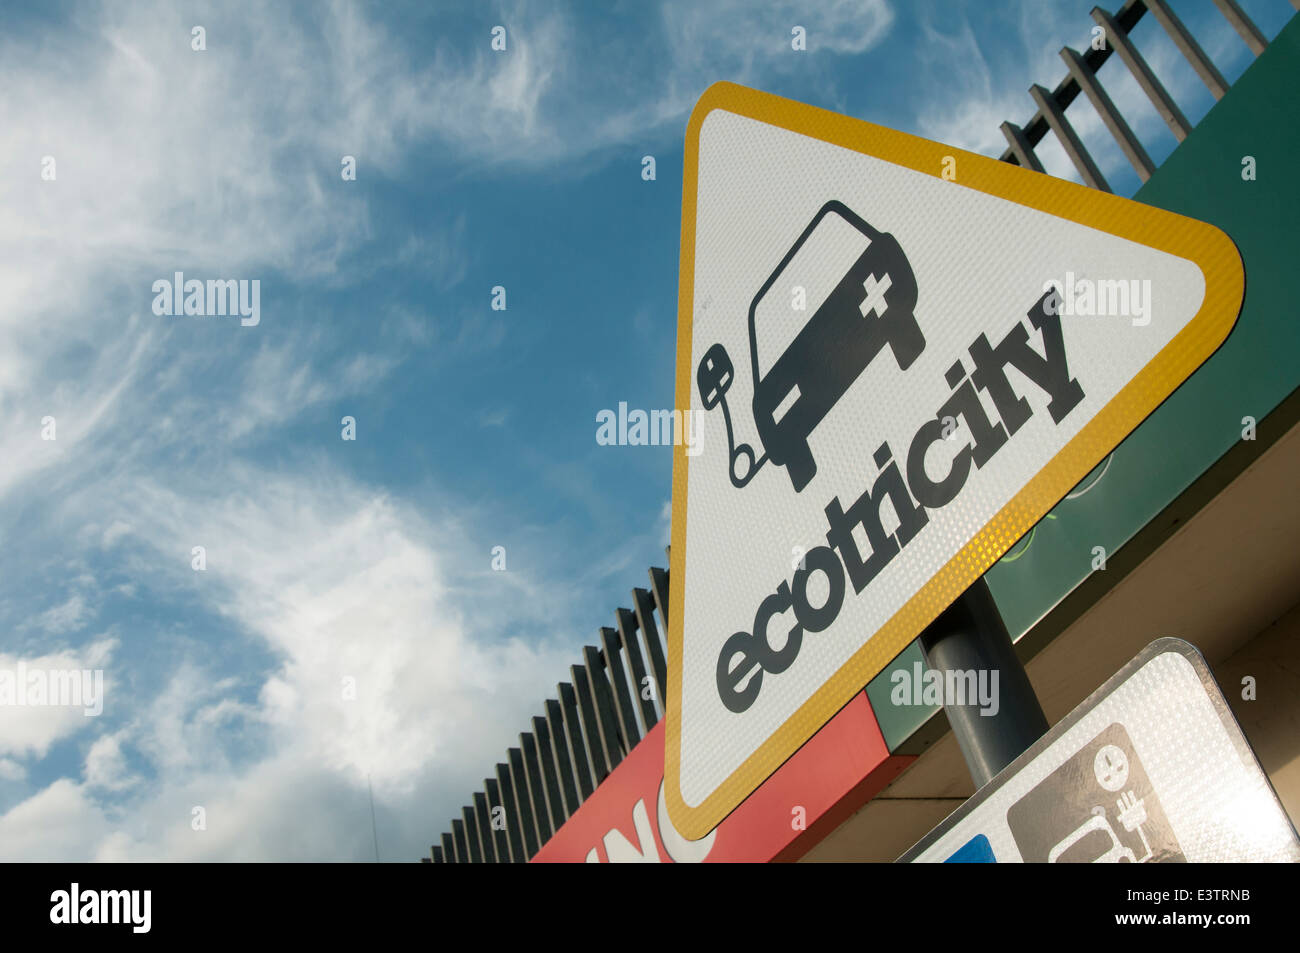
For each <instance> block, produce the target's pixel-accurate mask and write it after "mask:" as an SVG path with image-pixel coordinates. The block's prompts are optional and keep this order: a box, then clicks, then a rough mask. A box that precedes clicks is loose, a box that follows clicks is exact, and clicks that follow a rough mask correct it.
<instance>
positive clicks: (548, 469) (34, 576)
mask: <svg viewBox="0 0 1300 953" xmlns="http://www.w3.org/2000/svg"><path fill="white" fill-rule="evenodd" d="M1092 6H1093V2H1092V0H1042V2H1029V0H1025V2H1013V3H1005V4H1003V3H999V4H994V3H970V4H962V3H954V2H939V0H934V2H918V3H903V2H886V0H854V2H838V0H833V2H822V3H793V2H786V0H764V2H738V0H737V2H717V3H696V2H683V3H662V4H658V3H631V2H624V3H609V4H603V3H602V4H597V3H589V2H576V3H571V4H565V3H559V2H557V3H545V4H543V3H533V4H518V5H516V4H490V3H463V4H430V3H423V2H420V3H416V2H412V3H406V4H401V3H399V4H372V5H359V6H353V5H348V4H342V3H335V4H331V3H319V4H315V3H313V4H307V3H298V4H288V3H279V4H269V5H263V4H246V5H245V4H226V3H222V4H212V5H207V4H185V3H180V4H176V3H160V4H153V3H143V2H142V3H123V4H108V5H103V6H100V5H92V4H86V5H82V4H67V3H53V4H38V5H32V6H31V7H29V8H23V7H22V6H21V5H13V4H6V5H5V15H6V16H5V19H6V28H5V31H4V34H3V36H2V37H0V80H2V81H3V87H4V89H5V90H6V94H5V95H4V97H2V98H0V142H2V143H3V148H0V242H2V243H3V250H4V255H3V256H2V258H0V301H2V302H3V308H0V335H3V340H0V449H3V451H4V459H5V461H6V463H7V466H6V467H5V468H4V470H3V471H0V534H3V538H4V540H5V543H6V545H5V546H4V547H3V550H2V551H0V668H6V667H12V666H14V665H15V664H16V663H17V661H18V660H23V661H25V662H27V663H28V664H29V665H32V666H44V667H45V668H47V669H48V668H81V667H88V668H102V669H103V670H104V673H105V681H106V700H105V707H104V713H103V714H102V715H101V716H100V717H97V718H86V717H83V716H82V715H81V714H80V712H79V711H70V710H67V709H57V708H44V709H38V708H25V709H15V708H8V709H4V708H0V858H3V859H71V860H80V859H101V860H115V859H180V860H185V859H212V860H224V859H353V860H366V859H371V858H372V857H373V845H372V843H371V836H370V827H369V810H368V804H367V800H366V787H367V784H366V782H367V776H369V777H370V778H371V780H372V782H373V785H374V791H375V798H376V807H377V817H378V831H379V841H380V852H381V855H382V856H383V857H384V859H386V860H409V859H413V858H415V857H417V856H418V855H419V853H420V852H421V851H422V850H424V849H425V847H426V846H427V845H428V844H429V843H430V842H431V841H432V839H433V838H434V837H436V836H437V835H438V834H439V833H440V832H441V831H442V830H443V829H444V827H445V825H446V823H447V820H448V818H450V816H451V815H452V814H453V813H455V812H458V811H459V808H460V806H461V805H462V804H463V803H464V801H465V799H466V795H467V794H468V793H469V792H470V790H471V789H472V788H474V787H477V786H478V785H479V784H480V783H481V779H482V777H483V776H484V775H485V774H487V773H489V772H490V771H491V770H492V767H493V765H494V764H495V762H496V761H497V760H498V759H499V758H500V756H501V753H502V752H503V751H504V749H505V748H506V746H507V745H509V744H511V743H512V742H513V741H514V740H515V736H516V735H517V733H518V732H519V731H520V730H521V729H522V728H523V727H524V726H525V724H526V720H527V718H528V717H529V716H531V715H532V714H534V713H536V710H537V706H538V705H539V703H540V702H541V700H542V699H543V698H544V697H546V696H547V695H548V694H549V693H550V692H552V691H553V689H554V685H555V682H557V681H558V680H560V679H561V678H562V677H564V675H565V673H566V672H567V669H568V666H569V665H570V664H572V663H573V662H575V661H577V651H578V649H579V647H580V646H581V645H582V644H583V643H584V642H589V641H591V640H592V638H593V636H594V635H595V633H596V629H597V627H598V626H600V625H606V624H609V622H610V619H611V618H612V613H613V610H614V608H615V606H616V605H619V604H626V602H627V594H628V592H629V590H630V589H631V588H632V587H633V586H638V585H644V584H645V581H646V576H645V570H646V568H647V567H648V566H649V565H651V564H652V563H653V564H657V565H661V564H662V563H663V547H664V545H665V544H666V542H667V538H668V516H669V496H670V482H671V456H670V453H669V451H668V450H667V449H666V448H662V447H627V446H624V447H608V446H600V445H598V444H597V442H596V439H595V433H596V414H597V413H598V412H599V411H601V410H602V409H606V408H610V409H616V408H617V407H618V404H619V402H620V401H626V402H627V403H628V405H629V406H630V407H632V408H644V409H656V408H669V407H671V406H672V402H673V365H674V357H675V355H674V351H675V346H676V314H675V309H676V294H677V256H678V237H679V235H678V230H679V225H680V207H681V198H682V196H681V179H682V176H681V166H682V137H683V132H684V128H685V123H686V119H687V116H688V114H689V111H690V108H691V106H692V105H693V104H694V102H695V100H696V99H697V98H698V97H699V95H700V94H701V93H702V92H703V91H704V89H705V88H707V86H708V85H709V84H711V83H713V82H715V81H717V80H724V79H725V80H732V81H735V82H741V83H744V84H747V85H751V86H756V87H758V88H762V89H765V90H769V91H771V92H775V93H779V94H781V95H785V96H790V97H792V98H796V99H800V100H804V101H806V102H810V103H813V104H816V105H819V106H823V107H826V108H830V109H835V110H838V111H841V112H845V113H849V114H851V115H855V116H859V117H861V118H864V119H869V120H871V121H873V122H877V123H880V124H883V125H888V126H893V127H896V128H899V129H903V130H906V131H909V132H914V133H918V134H921V135H925V136H928V137H930V138H934V139H939V140H941V141H945V142H950V143H952V144H955V145H958V146H962V147H965V148H969V149H972V150H974V151H979V152H984V153H986V154H992V155H996V154H999V153H1000V152H1001V151H1002V148H1003V142H1002V138H1001V135H1000V133H999V132H998V128H997V127H998V123H999V122H1000V121H1002V120H1003V119H1011V120H1013V121H1016V122H1024V121H1025V120H1027V119H1028V117H1029V115H1030V114H1031V113H1032V111H1033V110H1032V105H1031V103H1030V100H1029V97H1028V96H1027V95H1026V92H1025V91H1026V89H1027V88H1028V86H1029V85H1030V83H1032V82H1038V83H1041V84H1043V85H1045V86H1048V87H1049V88H1050V87H1053V86H1055V85H1056V83H1057V82H1058V81H1059V80H1060V78H1061V77H1062V76H1063V75H1064V65H1063V64H1062V62H1061V60H1060V59H1059V57H1058V55H1057V50H1059V48H1060V47H1061V46H1062V45H1064V44H1066V43H1069V44H1071V45H1074V46H1075V47H1076V48H1079V49H1082V48H1083V47H1084V45H1085V44H1086V43H1087V41H1088V36H1089V34H1088V30H1089V27H1090V26H1091V22H1092V21H1091V20H1090V19H1089V17H1088V11H1089V9H1090V8H1091V7H1092ZM1174 6H1175V9H1176V10H1177V11H1178V12H1179V14H1180V15H1181V16H1183V18H1184V20H1185V21H1186V23H1187V24H1188V25H1189V27H1190V28H1191V29H1192V30H1193V32H1194V33H1196V34H1197V36H1198V37H1200V38H1201V40H1202V43H1203V44H1204V45H1205V46H1206V48H1207V50H1208V52H1209V53H1210V54H1211V56H1212V57H1213V58H1214V59H1215V61H1216V62H1217V63H1218V65H1219V66H1220V69H1221V70H1222V71H1223V72H1224V73H1225V75H1226V76H1227V77H1228V78H1229V79H1230V80H1231V79H1232V78H1234V77H1235V76H1237V75H1239V74H1240V72H1241V71H1242V70H1243V69H1244V68H1245V67H1246V66H1247V65H1248V63H1249V60H1250V55H1249V53H1248V51H1247V49H1246V47H1245V45H1244V44H1243V43H1242V42H1241V41H1240V40H1239V39H1238V38H1237V36H1236V35H1235V34H1234V33H1232V32H1231V31H1230V30H1229V29H1228V28H1227V27H1226V25H1225V24H1224V22H1223V21H1222V19H1221V18H1220V17H1219V14H1218V13H1217V12H1216V10H1215V9H1214V7H1213V5H1212V3H1211V2H1210V0H1186V2H1185V3H1184V2H1176V3H1175V4H1174ZM1242 6H1243V7H1244V8H1245V9H1246V10H1247V12H1248V13H1250V14H1251V15H1252V16H1253V17H1254V18H1255V19H1256V22H1257V23H1258V24H1259V25H1260V26H1261V28H1262V29H1263V30H1264V32H1265V34H1266V35H1267V36H1269V37H1271V36H1273V35H1274V34H1275V33H1276V32H1277V30H1278V29H1279V28H1280V26H1281V25H1282V24H1283V23H1284V22H1285V21H1286V19H1287V18H1288V17H1289V16H1290V14H1291V13H1292V12H1293V11H1292V9H1291V7H1290V5H1289V3H1287V2H1285V0H1242ZM497 24H501V25H504V26H505V27H506V30H507V44H508V48H507V50H506V51H505V52H495V51H493V50H492V49H491V47H490V41H491V35H490V31H491V29H492V27H493V26H494V25H497ZM195 25H201V26H203V27H204V29H205V31H206V46H207V48H206V50H204V51H194V50H192V49H191V29H192V27H194V26H195ZM794 25H801V26H804V27H805V28H806V30H807V34H808V49H807V51H805V52H794V51H792V50H791V49H790V30H791V27H792V26H794ZM1136 38H1137V41H1138V42H1139V44H1140V45H1141V46H1142V48H1143V50H1144V51H1145V52H1146V55H1147V58H1148V60H1149V61H1150V62H1151V64H1152V65H1153V67H1154V68H1155V69H1156V71H1157V73H1158V74H1159V75H1160V76H1162V77H1164V78H1165V79H1166V81H1167V85H1168V86H1169V87H1170V89H1171V91H1172V92H1173V93H1174V94H1175V96H1176V97H1177V98H1178V99H1179V101H1180V103H1181V104H1182V105H1183V108H1184V111H1185V112H1186V113H1187V114H1188V116H1189V118H1191V119H1192V120H1193V121H1195V120H1196V119H1197V118H1199V117H1200V116H1201V115H1203V114H1204V112H1205V111H1206V110H1207V109H1208V108H1209V107H1210V105H1211V104H1212V99H1211V98H1210V96H1209V94H1208V92H1207V91H1206V90H1205V88H1204V87H1203V86H1202V85H1200V83H1199V80H1198V79H1197V78H1196V76H1195V74H1193V73H1192V71H1191V70H1190V68H1189V67H1187V66H1186V64H1184V63H1182V62H1181V61H1180V60H1179V59H1178V57H1177V54H1176V52H1175V51H1174V49H1173V47H1172V45H1171V44H1169V43H1168V41H1167V40H1165V38H1164V37H1163V35H1162V34H1160V33H1159V31H1158V28H1157V27H1156V26H1155V24H1154V23H1151V22H1147V23H1144V24H1143V25H1142V26H1141V27H1140V28H1139V30H1138V32H1137V35H1136ZM1102 79H1103V81H1105V82H1106V83H1107V84H1108V87H1109V88H1110V89H1111V93H1112V96H1113V97H1114V98H1115V99H1116V101H1117V102H1118V103H1119V104H1120V106H1121V108H1123V109H1124V111H1125V112H1126V114H1127V115H1130V116H1131V117H1132V119H1133V121H1134V125H1135V127H1136V129H1137V131H1138V133H1139V135H1141V136H1142V137H1143V138H1144V140H1145V141H1146V143H1147V145H1148V149H1149V151H1150V152H1151V153H1152V155H1153V157H1154V158H1155V159H1156V160H1157V161H1159V160H1160V159H1161V158H1163V157H1164V156H1165V155H1167V154H1168V152H1169V151H1170V150H1171V149H1172V148H1173V146H1174V140H1173V137H1172V136H1171V135H1169V133H1168V132H1167V130H1165V128H1164V126H1163V124H1161V123H1160V121H1159V120H1158V118H1157V117H1156V116H1155V113H1154V111H1153V110H1151V108H1150V107H1149V105H1147V104H1146V102H1145V100H1143V99H1142V97H1141V94H1140V93H1139V92H1138V91H1137V89H1136V86H1135V85H1134V84H1133V83H1132V82H1131V80H1129V79H1128V77H1127V75H1126V74H1125V73H1124V72H1123V70H1122V67H1120V66H1119V64H1118V63H1117V62H1116V61H1115V60H1112V62H1111V63H1108V64H1107V67H1105V68H1104V69H1103V71H1102ZM1070 115H1071V118H1072V119H1073V120H1074V121H1075V123H1076V125H1077V126H1078V128H1079V129H1080V130H1081V132H1082V133H1083V134H1084V136H1085V139H1086V140H1087V142H1088V143H1089V145H1091V146H1093V147H1094V148H1095V154H1096V155H1097V157H1098V159H1099V161H1100V163H1101V164H1102V167H1103V170H1104V171H1105V173H1106V174H1107V175H1108V176H1109V177H1110V178H1111V181H1112V184H1113V185H1114V186H1115V188H1116V191H1119V192H1122V193H1129V192H1131V191H1133V189H1135V188H1136V184H1137V182H1136V178H1135V177H1134V176H1133V174H1132V173H1131V171H1129V170H1127V169H1126V168H1125V167H1124V165H1123V159H1122V157H1121V156H1120V154H1119V152H1118V149H1116V148H1115V147H1114V145H1113V143H1111V142H1110V141H1109V139H1108V138H1107V137H1106V134H1105V132H1104V130H1102V128H1101V125H1100V122H1099V121H1098V120H1097V117H1096V115H1095V113H1093V112H1092V111H1091V107H1089V106H1088V105H1087V103H1086V102H1082V101H1080V102H1079V103H1078V104H1077V105H1076V106H1075V107H1074V108H1072V110H1071V114H1070ZM345 155H351V156H354V157H355V158H356V166H357V178H356V181H344V180H343V179H342V178H341V176H340V162H341V159H342V157H343V156H345ZM646 155H652V156H654V157H655V160H656V173H657V177H656V179H655V180H654V181H644V180H643V179H642V177H641V170H642V157H643V156H646ZM45 156H53V157H54V159H55V162H56V170H57V171H56V178H55V179H54V180H53V181H43V180H42V178H41V169H42V162H43V158H44V157H45ZM1042 156H1043V158H1044V161H1045V162H1046V164H1047V166H1048V170H1049V171H1050V172H1052V173H1054V174H1060V175H1065V176H1066V177H1069V178H1076V177H1075V176H1074V175H1073V173H1072V170H1070V169H1069V167H1068V164H1067V163H1066V161H1065V159H1064V156H1063V154H1061V153H1060V150H1059V149H1058V148H1056V147H1054V146H1049V147H1045V148H1044V149H1043V150H1042ZM176 271H182V272H184V273H185V274H186V275H187V277H197V278H203V279H207V278H244V279H254V278H256V279H258V280H260V282H261V321H260V323H259V324H258V325H257V326H255V327H241V326H240V323H239V321H238V319H232V318H228V317H227V318H221V317H207V318H197V317H186V316H159V315H155V314H154V313H153V311H152V310H151V302H152V299H153V293H152V291H151V286H152V283H153V282H154V281H155V280H157V279H160V278H170V277H171V276H172V274H173V273H174V272H176ZM498 285H499V286H503V287H504V288H505V289H506V303H507V308H506V310H504V311H494V310H492V308H491V307H490V303H491V297H492V288H493V287H494V286H498ZM345 415H346V416H352V417H354V418H355V420H356V433H357V439H356V440H355V441H344V440H342V439H341V438H340V431H341V424H340V421H341V418H343V417H344V416H345ZM46 417H53V418H54V419H55V421H56V439H54V440H43V439H42V429H43V424H42V421H43V419H44V418H46ZM200 545H201V546H203V547H205V550H206V559H207V569H206V571H204V572H196V571H194V570H193V569H192V568H191V551H192V547H194V546H200ZM495 546H503V547H505V551H506V561H507V571H505V572H494V571H493V570H492V568H491V562H492V555H491V553H492V549H493V547H495ZM345 678H351V679H355V682H356V686H357V697H356V699H355V700H345V699H344V698H342V692H341V687H340V686H341V683H342V680H343V679H345ZM196 806H201V807H203V808H204V812H205V816H206V829H204V830H194V829H193V827H192V824H191V819H192V816H193V809H194V807H196Z"/></svg>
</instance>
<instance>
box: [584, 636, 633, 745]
mask: <svg viewBox="0 0 1300 953" xmlns="http://www.w3.org/2000/svg"><path fill="white" fill-rule="evenodd" d="M582 657H583V662H584V664H585V666H586V669H587V685H588V687H589V688H590V689H591V699H592V703H593V704H594V705H595V707H596V720H597V722H599V724H600V737H601V739H602V740H603V742H604V745H605V757H606V758H607V759H608V761H609V770H610V771H613V770H614V769H615V768H617V767H618V766H619V763H620V762H621V761H622V760H623V753H624V751H626V750H627V749H626V748H625V747H624V745H623V736H622V735H621V734H620V733H619V725H618V715H617V714H616V713H615V712H614V690H613V688H611V687H610V684H609V679H608V678H606V677H605V660H604V659H603V658H601V654H600V650H599V649H597V648H595V647H594V646H591V645H584V646H583V647H582Z"/></svg>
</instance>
